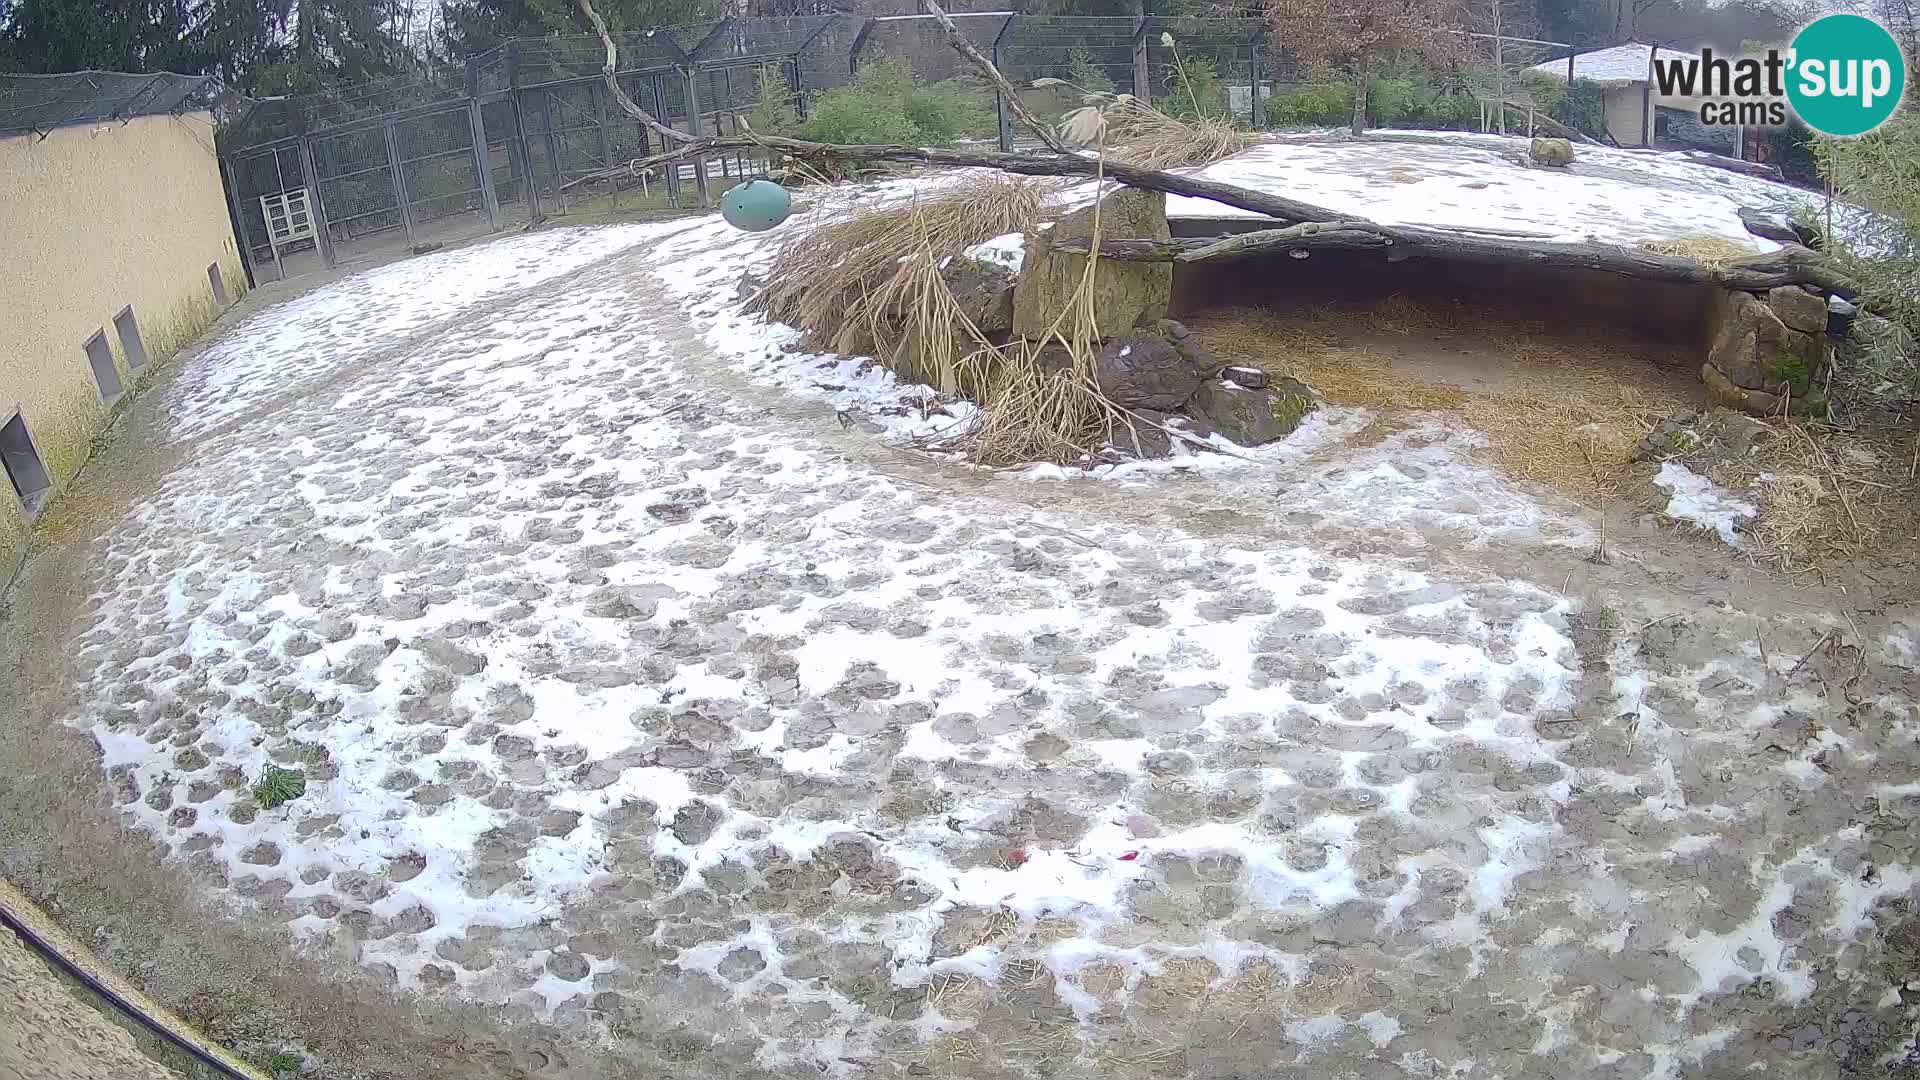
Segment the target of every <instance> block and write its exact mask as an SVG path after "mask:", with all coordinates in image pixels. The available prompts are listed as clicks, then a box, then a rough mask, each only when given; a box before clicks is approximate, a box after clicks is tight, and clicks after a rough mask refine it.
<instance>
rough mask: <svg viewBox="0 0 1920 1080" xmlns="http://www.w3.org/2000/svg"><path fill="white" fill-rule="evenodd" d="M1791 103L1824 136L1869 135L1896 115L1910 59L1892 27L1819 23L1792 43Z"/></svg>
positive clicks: (1842, 19) (1851, 20)
mask: <svg viewBox="0 0 1920 1080" xmlns="http://www.w3.org/2000/svg"><path fill="white" fill-rule="evenodd" d="M1788 63H1789V64H1790V65H1791V68H1792V71H1791V73H1790V74H1789V75H1788V77H1787V100H1788V101H1790V102H1792V103H1793V111H1794V112H1795V113H1798V114H1799V116H1800V119H1801V120H1803V121H1805V123H1806V125H1807V126H1808V127H1810V128H1812V129H1813V130H1815V131H1817V132H1819V133H1820V134H1822V135H1841V136H1845V135H1865V134H1866V133H1867V132H1869V131H1872V130H1873V129H1874V128H1877V127H1879V126H1880V125H1881V124H1884V123H1886V121H1887V118H1888V117H1890V116H1892V115H1893V111H1894V110H1895V109H1897V108H1899V107H1900V97H1901V95H1902V94H1904V93H1905V92H1906V89H1907V61H1906V57H1904V56H1902V55H1901V54H1900V43H1899V42H1897V41H1895V40H1894V39H1893V35H1892V34H1890V33H1888V32H1887V28H1886V27H1884V26H1881V25H1880V24H1879V23H1877V22H1874V21H1873V20H1872V19H1869V18H1866V17H1864V16H1860V15H1827V16H1823V17H1821V18H1818V19H1815V20H1814V21H1813V22H1810V23H1808V24H1807V26H1806V28H1805V29H1803V30H1801V31H1800V33H1799V35H1798V36H1797V37H1795V38H1794V39H1793V52H1792V54H1791V59H1790V60H1789V61H1788Z"/></svg>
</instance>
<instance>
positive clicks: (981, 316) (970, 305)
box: [940, 255, 1016, 336]
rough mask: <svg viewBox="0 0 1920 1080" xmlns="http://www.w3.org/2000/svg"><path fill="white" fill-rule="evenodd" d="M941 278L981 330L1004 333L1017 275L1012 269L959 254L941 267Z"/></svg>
mask: <svg viewBox="0 0 1920 1080" xmlns="http://www.w3.org/2000/svg"><path fill="white" fill-rule="evenodd" d="M940 278H941V280H943V281H945V282H946V283H947V291H949V292H951V293H953V298H954V300H956V301H958V302H959V304H960V310H961V311H962V312H964V313H965V314H966V316H967V318H968V319H970V320H972V321H973V325H974V326H976V327H978V328H979V330H980V332H981V333H982V334H986V335H989V336H991V335H993V334H1004V333H1006V332H1007V331H1009V330H1012V329H1013V289H1014V282H1015V280H1016V275H1015V274H1014V272H1013V271H1012V270H1009V269H1007V268H1006V267H1004V266H999V265H996V264H994V263H990V262H986V261H984V260H982V259H971V258H968V257H966V256H964V255H961V256H958V257H956V258H954V259H951V260H949V261H948V263H947V265H945V266H943V267H941V268H940Z"/></svg>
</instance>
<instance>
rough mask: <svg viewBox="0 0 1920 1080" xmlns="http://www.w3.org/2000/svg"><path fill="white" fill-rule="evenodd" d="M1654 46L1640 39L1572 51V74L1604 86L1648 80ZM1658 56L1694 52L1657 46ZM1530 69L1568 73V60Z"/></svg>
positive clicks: (1565, 75) (1546, 72)
mask: <svg viewBox="0 0 1920 1080" xmlns="http://www.w3.org/2000/svg"><path fill="white" fill-rule="evenodd" d="M1653 50H1654V46H1652V45H1649V44H1647V43H1645V42H1641V41H1629V42H1627V43H1626V44H1624V45H1615V46H1613V47H1611V48H1607V49H1594V50H1592V51H1591V52H1583V53H1575V54H1574V57H1573V77H1574V78H1576V79H1591V80H1593V81H1594V82H1597V83H1601V84H1603V85H1607V86H1625V85H1627V84H1629V83H1642V82H1646V81H1647V69H1648V67H1649V66H1650V60H1651V58H1652V56H1653ZM1660 55H1661V56H1695V55H1696V54H1694V53H1690V52H1688V51H1687V50H1685V49H1673V48H1667V47H1665V46H1661V47H1660ZM1533 70H1535V71H1539V72H1543V73H1545V74H1548V75H1554V76H1557V77H1559V78H1562V79H1564V78H1566V77H1567V60H1566V57H1564V56H1563V57H1561V58H1560V59H1558V60H1549V61H1547V62H1546V63H1544V64H1535V65H1533Z"/></svg>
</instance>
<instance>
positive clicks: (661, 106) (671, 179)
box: [653, 75, 680, 209]
mask: <svg viewBox="0 0 1920 1080" xmlns="http://www.w3.org/2000/svg"><path fill="white" fill-rule="evenodd" d="M653 115H654V116H656V117H658V118H659V120H660V122H661V123H663V124H665V125H667V126H668V127H672V126H673V117H671V116H668V115H667V92H666V90H665V89H664V88H663V87H661V85H660V76H658V75H655V76H654V77H653ZM666 148H667V142H666V140H665V139H662V140H660V149H662V150H665V149H666ZM660 182H661V183H663V184H665V185H666V186H667V201H668V202H670V203H672V204H673V205H674V207H675V208H676V209H678V208H679V206H680V166H679V165H678V164H669V165H668V166H667V167H666V170H665V175H663V176H662V177H661V180H660Z"/></svg>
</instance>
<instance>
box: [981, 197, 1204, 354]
mask: <svg viewBox="0 0 1920 1080" xmlns="http://www.w3.org/2000/svg"><path fill="white" fill-rule="evenodd" d="M1100 232H1101V235H1102V237H1103V239H1107V240H1160V241H1166V240H1170V239H1172V236H1173V234H1172V233H1170V232H1169V231H1168V230H1167V198H1166V196H1165V195H1163V194H1161V193H1160V192H1158V191H1143V190H1141V189H1139V188H1121V189H1120V190H1118V191H1116V192H1113V193H1111V194H1109V195H1107V196H1106V198H1105V199H1103V200H1101V203H1100ZM1092 235H1093V207H1091V206H1088V207H1085V208H1083V209H1080V210H1076V211H1074V212H1073V213H1071V214H1068V215H1067V216H1065V217H1063V218H1061V219H1060V220H1058V221H1056V222H1054V224H1053V227H1052V228H1051V229H1042V230H1039V231H1037V232H1030V233H1028V234H1027V235H1026V259H1025V262H1024V263H1023V264H1022V266H1021V270H1020V283H1019V285H1018V286H1016V287H1015V289H1014V293H1013V332H1014V334H1016V335H1017V336H1019V337H1023V338H1026V339H1028V340H1029V341H1039V340H1041V339H1043V338H1044V337H1046V334H1047V330H1048V328H1050V327H1052V326H1053V325H1054V322H1055V320H1057V319H1059V318H1060V315H1061V313H1062V312H1064V311H1065V310H1066V309H1067V300H1068V298H1070V297H1071V296H1072V295H1073V293H1074V290H1075V289H1078V288H1079V287H1080V278H1081V276H1082V275H1083V274H1085V273H1086V266H1087V257H1086V256H1084V255H1075V254H1069V253H1067V252H1056V251H1054V250H1053V248H1054V245H1055V244H1059V243H1080V244H1085V243H1086V242H1087V241H1088V240H1090V239H1091V238H1092ZM1093 292H1094V298H1093V299H1094V313H1095V317H1096V319H1097V320H1098V323H1099V336H1100V337H1102V338H1112V337H1120V336H1121V335H1123V334H1126V333H1127V332H1128V331H1130V330H1132V329H1133V328H1134V327H1136V326H1139V325H1141V324H1143V323H1150V322H1153V321H1155V320H1157V319H1162V318H1165V317H1166V314H1167V301H1168V299H1169V298H1170V297H1171V296H1172V293H1173V265H1172V264H1171V263H1129V262H1116V261H1114V260H1112V259H1101V260H1100V264H1099V267H1098V269H1096V270H1095V272H1094V287H1093Z"/></svg>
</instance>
